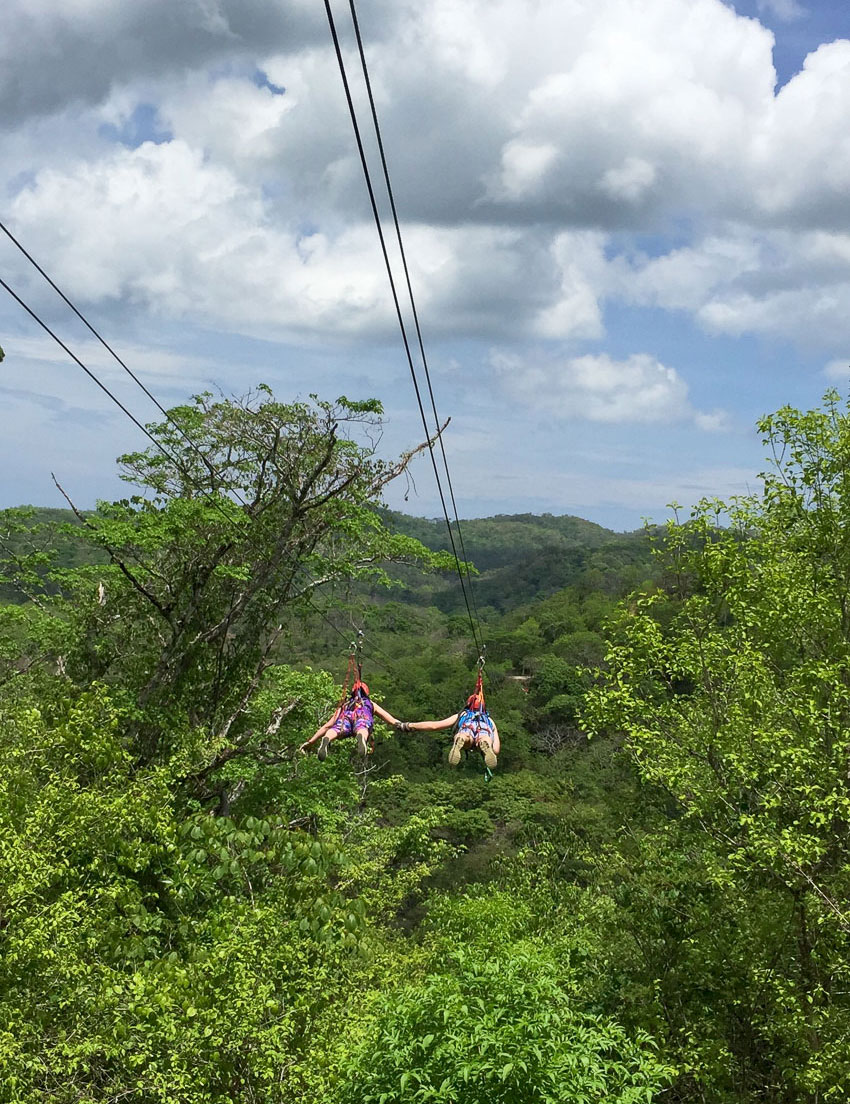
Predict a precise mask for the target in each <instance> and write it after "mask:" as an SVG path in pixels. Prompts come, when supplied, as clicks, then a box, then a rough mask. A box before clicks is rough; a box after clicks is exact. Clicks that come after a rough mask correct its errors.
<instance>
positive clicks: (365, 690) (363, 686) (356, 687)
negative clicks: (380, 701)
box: [351, 679, 369, 698]
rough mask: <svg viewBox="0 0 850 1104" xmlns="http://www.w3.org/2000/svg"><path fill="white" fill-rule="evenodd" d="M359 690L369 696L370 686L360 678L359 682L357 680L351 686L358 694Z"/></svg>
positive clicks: (352, 691)
mask: <svg viewBox="0 0 850 1104" xmlns="http://www.w3.org/2000/svg"><path fill="white" fill-rule="evenodd" d="M358 690H359V691H360V693H361V694H363V695H364V696H365V697H367V698H368V697H369V687H368V686H367V685H366V683H365V682H361V681H360V679H358V680H357V682H355V684H354V685H353V686H352V687H351V693H352V694H356V693H357V691H358Z"/></svg>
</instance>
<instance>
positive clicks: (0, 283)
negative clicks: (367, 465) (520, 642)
mask: <svg viewBox="0 0 850 1104" xmlns="http://www.w3.org/2000/svg"><path fill="white" fill-rule="evenodd" d="M349 3H350V10H351V16H352V22H353V26H354V30H355V35H356V38H357V45H358V52H359V55H360V62H361V67H362V71H363V78H364V81H365V84H366V89H367V92H368V96H369V104H370V109H371V114H372V121H373V125H374V128H375V135H376V138H377V142H378V149H379V152H380V158H381V165H382V169H383V174H384V182H385V185H386V189H387V195H388V198H389V202H390V208H391V211H392V217H393V224H394V227H395V233H396V238H397V241H398V247H399V253H400V256H401V260H402V265H403V269H404V276H405V282H406V286H407V293H408V297H409V300H410V306H411V311H412V315H413V319H414V324H415V329H416V335H417V340H418V345H419V351H420V356H421V360H422V365H423V368H424V372H425V379H426V382H427V387H428V393H429V397H430V402H431V410H432V414H433V417H434V423H435V430H434V434H433V435H432V432H431V431H430V429H429V426H428V421H427V417H426V414H425V408H424V405H423V401H422V394H421V390H420V387H419V381H418V379H417V375H416V368H415V364H414V360H413V354H412V351H411V343H410V340H409V338H408V334H407V329H406V326H405V322H404V316H403V314H402V309H401V304H400V301H399V296H398V291H397V288H396V283H395V277H394V273H393V269H392V265H391V263H390V259H389V254H388V251H387V245H386V239H385V236H384V232H383V226H382V222H381V218H380V214H379V211H378V205H377V201H376V198H375V190H374V187H373V185H372V179H371V174H370V171H369V166H368V162H367V159H366V155H365V150H364V148H363V142H362V138H361V134H360V127H359V125H358V121H357V115H356V112H355V108H354V103H353V99H352V96H351V89H350V86H349V82H348V77H347V74H346V70H345V63H344V59H343V55H342V51H341V48H340V44H339V38H338V35H337V32H336V26H335V24H334V19H333V12H332V10H331V7H330V3H329V0H325V8H326V12H327V16H328V23H329V26H330V29H331V36H332V38H333V43H334V49H335V51H336V56H337V61H338V64H339V68H340V75H341V77H342V82H343V87H344V90H345V95H346V100H347V103H348V108H349V114H350V116H351V122H352V126H353V129H354V134H355V138H356V142H357V147H358V151H359V154H360V161H361V166H362V169H363V173H364V177H365V180H366V185H367V189H368V192H369V199H370V203H371V207H372V213H373V216H374V219H375V225H376V228H377V231H378V237H379V241H380V244H381V251H382V254H383V257H384V262H385V265H386V269H387V275H388V278H389V282H390V288H391V292H392V296H393V302H394V305H395V309H396V314H397V317H398V322H399V327H400V330H401V335H402V340H403V343H404V348H405V353H406V356H407V362H408V366H409V369H410V374H411V379H412V382H413V387H414V392H415V394H416V401H417V405H418V408H419V414H420V418H421V420H422V426H423V429H424V430H425V438H426V441H427V443H428V451H429V455H430V458H431V464H432V468H433V471H434V478H435V481H436V484H437V490H438V493H439V497H440V503H441V506H442V510H443V517H444V519H445V522H446V528H447V531H448V535H449V543H450V545H451V549H452V553H453V556H454V561H455V568H456V571H457V575H458V579H459V581H460V585H461V591H462V594H463V599H464V604H465V606H466V611H467V616H468V618H469V624H470V629H471V631H472V640H473V643H474V645H475V647H476V648H477V650H478V652H479V657H480V658H479V669H480V668H481V666H483V655H484V649H485V645H484V644H483V640H482V638H481V625H480V619H479V617H478V610H477V606H476V605H475V597H474V593H473V590H472V578H471V575H470V571H469V564H468V560H467V556H466V549H465V546H464V542H463V530H462V527H461V524H460V518H459V517H458V512H457V505H456V502H455V496H454V488H453V486H452V482H451V474H450V472H449V465H448V458H447V456H446V451H445V446H444V444H443V439H442V434H441V432H440V423H439V418H438V415H437V408H436V402H435V399H434V391H433V386H432V384H431V376H430V371H429V368H428V361H427V357H426V355H425V348H424V343H423V340H422V333H421V328H420V324H419V316H418V312H417V310H416V303H415V299H414V295H413V288H412V284H411V280H410V272H409V268H408V264H407V257H406V253H405V250H404V243H403V239H402V234H401V227H400V224H399V219H398V214H397V210H396V205H395V198H394V196H393V191H392V184H391V181H390V175H389V168H388V165H387V160H386V156H385V152H384V145H383V139H382V137H381V131H380V125H379V122H378V116H377V110H376V107H375V101H374V97H373V95H372V87H371V81H370V80H369V73H368V68H367V65H366V58H365V53H364V50H363V43H362V38H361V35H360V27H359V22H358V20H357V13H356V9H355V6H354V2H353V0H349ZM0 230H2V232H3V233H4V234H5V235H6V236H7V237H8V238H9V240H10V241H11V242H12V243H13V244H14V245H15V246H16V248H17V249H18V250H19V251H20V252H21V253H22V254H23V255H24V257H25V258H26V259H27V260H28V261H29V262H30V264H31V265H32V266H33V267H34V268H35V269H36V270H37V271H38V272H39V274H40V275H41V276H42V277H43V278H44V280H46V281H47V283H48V284H49V285H50V287H51V288H52V289H53V290H54V291H55V292H56V294H57V295H59V297H60V298H61V299H62V300H63V302H64V303H65V304H66V305H67V306H68V307H69V308H70V310H71V311H72V312H73V313H74V314H75V315H76V316H77V317H78V318H79V319H80V321H81V322H82V323H83V324H84V325H85V326H86V328H87V329H88V330H89V331H90V332H91V333H92V334H93V336H94V337H95V338H96V339H97V340H98V341H99V342H100V344H101V345H102V346H103V347H104V348H105V349H106V350H107V352H108V353H109V354H110V355H111V356H112V357H113V358H114V360H115V361H116V362H117V363H118V364H119V365H120V366H121V368H122V369H123V370H124V371H125V372H126V373H127V375H129V376H130V378H131V379H132V380H133V382H134V383H135V384H136V385H137V386H138V387H139V388H140V389H141V390H142V391H143V392H144V393H145V395H146V396H147V397H148V398H149V399H150V400H151V402H153V404H154V405H155V406H156V407H157V409H158V410H159V411H160V412H161V413H162V414H163V415H164V417H165V418H166V419H167V421H169V422H170V423H171V424H172V426H173V427H174V428H175V429H177V431H178V432H179V433H180V435H181V436H182V437H183V438H184V440H185V441H186V442H187V444H188V445H189V446H190V447H191V448H192V450H193V451H194V452H196V453H197V454H198V456H199V457H200V459H201V461H202V463H203V464H204V466H205V467H206V468H207V470H208V471H209V472H210V474H211V475H213V476H214V477H217V478H219V479H221V476H220V475H219V473H217V472H216V471H215V469H214V468H213V466H212V465H211V463H210V462H209V460H208V459H207V457H206V456H204V454H203V452H202V451H201V449H200V448H199V447H198V445H197V444H196V443H195V442H194V441H193V440H192V438H191V437H190V436H189V435H188V434H187V433H186V431H185V430H184V429H183V427H182V426H180V425H179V424H178V423H177V422H176V421H175V420H174V419H173V418H172V417H171V415H170V414H169V413H168V411H167V410H166V409H165V408H164V407H163V406H162V404H161V403H160V402H159V400H158V399H157V398H156V397H155V396H154V395H153V393H152V392H151V391H150V390H149V389H148V388H147V387H146V386H145V384H144V383H143V382H142V380H141V379H139V377H138V376H137V375H136V374H135V373H134V372H133V371H132V370H131V369H130V368H129V366H128V365H127V364H126V363H125V362H124V360H122V358H121V357H120V356H119V355H118V353H116V352H115V350H114V349H113V348H112V346H111V345H110V344H109V343H108V342H107V341H106V339H105V338H104V337H103V336H102V335H101V334H100V333H99V332H98V330H96V329H95V327H94V326H93V325H92V324H91V323H90V322H89V321H88V319H87V318H86V317H85V316H84V315H83V314H82V312H81V311H80V310H79V309H78V308H77V307H76V306H75V305H74V303H73V302H72V301H71V300H70V299H69V298H68V296H67V295H66V294H65V293H64V292H63V291H62V290H61V289H60V288H59V287H58V286H57V285H56V283H55V282H54V281H53V280H52V279H51V277H50V276H49V275H48V273H47V272H46V271H45V270H44V269H43V268H42V266H41V265H40V264H39V263H38V262H37V261H36V260H35V259H34V257H33V256H32V255H31V254H30V253H29V252H28V251H27V250H26V249H25V248H24V246H23V245H22V244H21V242H19V241H18V239H17V238H16V237H15V236H14V235H13V234H12V232H11V231H10V230H9V229H8V227H7V226H6V225H5V224H4V223H3V222H2V221H0ZM0 287H3V288H4V289H5V290H6V291H7V292H8V293H9V295H11V297H12V298H13V299H14V300H15V301H16V302H17V303H18V304H19V306H21V307H22V308H23V309H24V310H25V311H26V312H27V314H29V315H30V317H31V318H32V319H33V320H34V321H35V322H36V323H37V324H38V325H39V326H40V327H41V328H42V329H43V330H44V331H45V332H46V333H47V334H48V335H49V336H50V337H51V338H52V339H53V340H54V341H55V342H56V343H57V344H58V345H59V346H60V347H61V348H62V349H63V351H64V352H65V353H66V354H67V355H68V356H69V357H71V359H72V360H73V361H74V362H75V363H76V364H77V365H78V366H79V367H80V368H81V369H82V370H83V371H84V372H85V373H86V375H87V376H88V377H89V378H90V379H91V380H92V381H93V382H94V383H95V384H96V385H97V386H98V387H99V388H100V389H101V391H103V392H104V393H105V394H106V395H107V397H108V398H109V399H110V400H111V401H112V402H113V403H114V404H115V405H116V406H117V407H118V408H119V409H120V410H121V411H122V413H123V414H124V415H125V416H126V417H128V418H129V419H130V421H132V422H133V424H134V425H135V426H136V427H137V428H138V429H139V430H141V432H142V433H143V434H144V435H145V436H146V437H148V439H149V440H150V441H151V442H152V443H153V445H154V446H155V447H156V448H157V449H158V450H159V451H160V452H161V453H162V454H163V455H164V456H165V457H166V458H167V459H168V460H169V461H170V462H171V463H172V464H174V465H175V467H176V468H177V470H180V469H181V467H182V465H181V464H180V462H179V461H178V460H177V458H176V457H175V456H173V455H172V454H171V453H170V452H169V451H168V450H167V449H166V448H165V446H164V445H162V443H161V442H160V441H158V440H157V439H156V438H155V437H154V436H153V435H152V434H151V433H150V431H149V430H148V429H147V428H146V427H145V426H144V425H143V424H142V422H140V421H139V419H138V418H137V417H136V416H135V415H134V414H133V413H132V412H131V411H130V410H129V409H128V407H127V406H126V405H125V404H124V403H123V402H122V401H121V400H120V399H119V398H118V397H117V396H116V395H115V394H114V393H113V392H112V391H111V390H110V389H109V388H108V387H107V386H106V384H104V383H103V382H102V380H100V379H99V377H98V376H97V374H96V373H95V372H94V371H92V370H91V369H90V368H89V367H88V366H87V365H86V364H85V363H84V362H83V361H82V360H81V359H80V358H79V357H78V356H77V355H76V354H75V353H74V352H73V351H72V350H71V349H70V348H69V346H68V345H67V344H66V343H65V342H64V341H62V339H61V338H60V337H59V336H58V335H57V334H56V333H55V332H54V331H53V330H52V329H51V328H50V327H49V326H48V325H47V323H46V322H44V320H43V319H42V318H41V317H40V316H39V315H38V314H37V313H36V311H35V310H33V309H32V308H31V307H30V306H29V305H28V304H27V303H26V302H24V300H23V299H22V298H21V297H20V296H19V295H18V294H17V293H16V292H15V291H14V290H13V289H12V288H11V287H10V286H9V284H8V283H7V282H6V281H5V280H4V279H3V278H2V277H0ZM432 436H436V437H437V440H438V441H439V445H440V451H441V455H442V461H443V469H444V471H445V475H446V483H447V486H448V489H449V495H450V499H451V503H452V509H453V513H454V520H455V525H456V528H457V533H458V540H459V543H460V548H461V553H460V555H459V554H458V551H457V545H456V544H455V539H454V531H453V529H452V524H451V521H450V519H449V514H448V507H447V505H446V499H445V494H444V492H443V487H442V480H441V477H440V472H439V469H438V466H437V461H436V457H435V455H434V448H433V442H432ZM184 474H186V473H185V472H184ZM221 481H222V483H224V481H223V480H221ZM190 483H191V481H190ZM195 490H198V491H199V492H200V493H201V494H202V495H203V496H204V497H206V498H208V499H209V501H210V502H211V503H212V504H213V505H214V506H215V508H216V509H217V510H218V511H219V512H220V513H221V514H222V516H223V517H224V518H225V519H226V520H227V521H228V523H229V524H233V523H234V518H233V516H232V515H230V514H227V513H226V512H225V511H224V510H223V509H222V507H221V504H220V503H219V502H218V501H217V500H216V499H214V498H212V496H210V495H209V494H208V492H207V491H206V490H205V489H204V488H202V487H195ZM235 497H236V498H237V499H240V500H241V496H240V495H239V494H238V492H237V493H235ZM241 502H242V505H243V506H247V504H246V503H245V502H244V500H241ZM461 555H462V556H463V561H464V566H462V565H461V558H460V556H461ZM464 571H465V574H466V579H464ZM470 600H471V602H472V606H475V616H474V618H473V611H472V608H471V606H470ZM310 604H311V605H313V603H310ZM313 608H314V609H315V610H316V612H318V613H319V614H320V615H321V616H322V618H323V620H325V621H326V623H327V624H328V625H330V627H331V628H333V629H334V631H335V632H337V633H338V635H340V636H342V637H343V638H344V637H345V634H344V633H343V632H341V630H339V629H337V627H336V626H335V625H333V623H332V622H330V621H329V620H328V619H327V618H326V617H325V616H324V614H322V611H321V610H319V609H318V607H316V606H315V605H313Z"/></svg>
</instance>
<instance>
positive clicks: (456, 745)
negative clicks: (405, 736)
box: [397, 691, 502, 770]
mask: <svg viewBox="0 0 850 1104" xmlns="http://www.w3.org/2000/svg"><path fill="white" fill-rule="evenodd" d="M455 726H457V731H456V732H455V736H454V739H453V740H452V746H451V748H450V750H449V766H452V767H456V766H457V765H458V763H459V762H460V757H461V753H462V752H463V751H465V750H466V749H467V748H475V750H476V751H480V752H481V754H482V755H483V756H484V765H485V766H486V767H487V769H488V770H493V769H495V767H496V764H497V762H498V759H497V756H498V754H499V752H500V751H501V750H502V744H501V741H500V739H499V730H498V728H496V722H495V721H494V720H493V718H492V717H491V716H490V714H489V713H488V712H487V707H486V705H485V704H484V694H483V693H482V692H480V691H476V692H475V693H474V694H471V695H470V696H469V697H468V698H467V700H466V708H465V709H462V710H460V712H458V713H452V715H451V717H446V718H445V719H444V720H442V721H400V722H398V725H397V727H398V728H399V730H400V731H401V732H437V731H439V730H440V729H442V728H454V727H455Z"/></svg>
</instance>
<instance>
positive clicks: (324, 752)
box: [316, 736, 331, 760]
mask: <svg viewBox="0 0 850 1104" xmlns="http://www.w3.org/2000/svg"><path fill="white" fill-rule="evenodd" d="M330 746H331V738H330V736H323V737H322V738H321V740H320V741H319V750H318V751H317V752H316V757H317V758H318V759H322V760H324V759H327V757H328V748H329V747H330Z"/></svg>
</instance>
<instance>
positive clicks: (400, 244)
mask: <svg viewBox="0 0 850 1104" xmlns="http://www.w3.org/2000/svg"><path fill="white" fill-rule="evenodd" d="M348 6H349V8H350V10H351V22H352V24H353V25H354V35H355V37H356V39H357V50H358V53H359V54H360V67H361V69H362V70H363V80H364V83H365V85H366V92H367V94H368V97H369V108H370V110H371V112H372V123H373V124H374V127H375V137H376V139H377V142H378V152H379V154H380V157H381V167H382V169H383V172H384V183H385V184H386V188H387V196H388V197H389V201H390V210H391V211H392V216H393V225H394V227H395V234H396V240H397V241H398V250H399V254H400V256H401V264H402V268H403V270H404V279H405V282H406V284H407V295H408V298H409V300H410V309H411V312H412V314H413V324H414V327H415V329H416V337H417V340H418V343H419V355H420V356H421V358H422V366H423V368H424V370H425V381H426V383H427V385H428V395H429V397H430V399H431V410H432V412H433V415H434V424H435V426H436V428H437V429H439V427H440V419H439V416H438V415H437V404H436V401H435V399H434V388H433V386H432V384H431V372H430V369H429V367H428V358H427V356H426V355H425V344H424V342H423V340H422V328H421V326H420V325H419V311H418V310H417V309H416V299H415V298H414V295H413V285H412V283H411V280H410V269H409V267H408V264H407V253H406V251H405V248H404V241H403V240H402V233H401V224H400V223H399V218H398V211H397V209H396V204H395V196H394V194H393V187H392V184H391V182H390V170H389V165H388V163H387V158H386V153H385V151H384V140H383V137H382V135H381V126H380V123H379V122H378V109H377V107H376V105H375V97H374V96H373V94H372V81H371V80H370V78H369V68H368V66H367V64H366V53H365V51H364V49H363V39H362V37H361V34H360V21H359V20H358V18H357V9H356V7H355V3H354V0H348ZM438 440H439V445H440V452H441V454H442V457H443V468H444V469H445V472H446V485H447V486H448V489H449V498H450V499H451V504H452V512H453V515H454V520H455V526H456V528H457V534H458V538H459V540H460V551H461V555H462V557H463V562H464V564H465V566H466V580H467V583H468V584H469V594H470V597H471V598H472V607H473V610H474V611H475V623H476V624H477V626H478V633H479V636H480V637H481V638H482V639H483V634H482V631H481V618H480V617H479V615H478V605H477V603H476V601H475V588H474V587H473V585H472V574H471V572H470V570H469V558H468V557H467V555H466V546H465V544H464V540H463V528H462V526H461V524H460V518H459V517H458V512H457V503H456V501H455V492H454V487H453V485H452V477H451V473H450V471H449V461H448V458H447V456H446V446H445V444H444V443H443V435H442V434H440V435H439V437H438ZM476 643H477V642H476ZM479 650H480V648H479Z"/></svg>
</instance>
